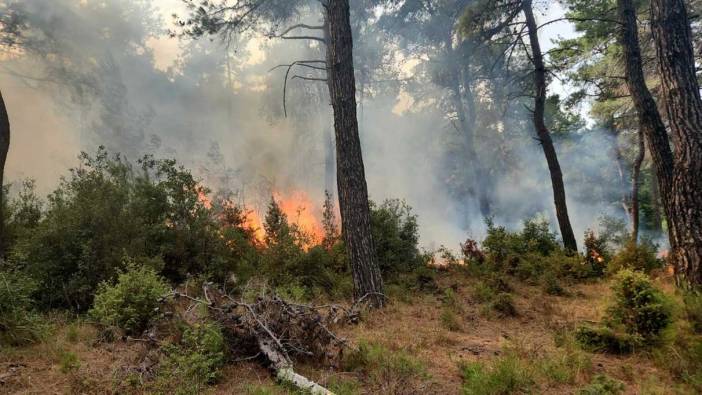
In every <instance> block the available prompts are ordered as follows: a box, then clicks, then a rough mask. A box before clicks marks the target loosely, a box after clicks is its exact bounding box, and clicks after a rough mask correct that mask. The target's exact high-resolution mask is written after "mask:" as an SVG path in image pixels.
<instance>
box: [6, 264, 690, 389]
mask: <svg viewBox="0 0 702 395" xmlns="http://www.w3.org/2000/svg"><path fill="white" fill-rule="evenodd" d="M655 281H656V283H657V285H658V286H659V287H660V288H662V289H663V290H665V292H666V293H668V294H670V295H673V293H674V292H673V290H674V287H673V284H672V279H671V277H670V276H669V275H667V274H664V275H662V276H660V277H658V278H656V280H655ZM437 283H438V285H439V287H438V288H439V289H440V290H446V289H449V288H450V289H452V290H453V292H451V293H452V294H453V297H452V299H453V302H451V303H453V305H454V306H455V310H454V311H458V314H456V317H457V320H454V321H455V322H454V321H452V320H451V319H450V317H449V318H447V317H446V314H447V313H445V311H446V305H447V300H446V298H447V297H446V293H445V292H438V291H437V292H433V293H399V294H398V295H397V296H395V297H394V298H393V299H392V301H391V302H390V303H389V305H388V306H387V307H386V308H384V309H382V310H379V311H373V312H369V313H367V314H365V315H364V316H363V317H362V320H361V322H360V323H359V324H357V325H349V326H345V327H342V328H337V331H338V333H339V334H340V335H342V336H344V337H346V338H347V339H349V340H350V342H351V343H352V344H354V345H359V344H362V343H363V344H372V345H374V346H377V347H379V350H381V351H380V352H381V354H382V353H387V354H388V356H389V355H400V356H401V357H399V360H400V363H399V365H400V366H399V367H398V366H397V365H398V363H390V364H391V365H392V366H390V367H387V366H382V364H381V366H377V367H376V369H375V370H372V371H365V372H358V371H356V372H346V373H343V372H339V371H338V370H336V371H334V370H329V369H320V368H318V367H314V366H307V365H301V366H296V369H297V370H298V371H300V372H301V373H303V374H305V375H307V376H309V377H310V378H312V379H314V380H317V381H318V382H319V383H321V384H324V385H330V386H331V387H332V388H337V392H339V393H344V392H348V393H382V394H388V393H397V394H415V393H416V394H457V393H461V391H462V386H463V378H462V374H461V368H460V366H462V365H465V363H466V362H468V363H469V362H473V361H476V362H481V363H483V365H484V366H486V367H489V366H491V364H492V363H494V362H496V361H504V360H505V359H506V358H511V359H509V360H510V361H516V362H514V363H516V364H517V365H516V366H517V367H516V368H515V366H512V368H510V369H512V370H515V369H516V370H519V369H527V370H529V371H530V372H531V373H530V374H529V380H528V381H530V382H529V384H528V385H527V386H526V387H522V389H520V386H519V384H516V386H513V387H510V386H507V387H506V388H508V389H509V388H512V389H513V390H515V391H516V392H530V393H551V394H569V393H579V391H581V390H582V389H583V388H585V387H587V386H588V384H589V383H591V381H592V380H593V378H594V377H596V376H598V375H600V374H604V375H606V376H608V377H610V378H612V379H615V380H618V381H620V382H622V383H623V384H624V393H626V394H645V393H650V394H657V393H661V394H665V393H690V392H689V391H688V390H686V388H685V387H683V386H681V385H680V384H678V383H675V382H673V381H672V379H671V377H670V375H669V374H667V372H666V371H665V370H663V369H661V368H660V367H657V364H656V363H655V362H654V359H653V357H652V356H651V354H649V353H646V352H636V353H633V354H631V355H627V356H614V355H605V354H596V353H586V352H584V351H582V350H579V349H577V346H573V345H569V343H568V341H566V340H563V339H564V338H563V336H562V335H563V333H566V332H568V330H569V329H572V328H574V327H575V326H577V325H578V324H581V323H583V322H587V321H592V322H597V321H599V320H600V319H601V317H602V316H603V313H604V311H605V309H606V306H607V303H608V299H609V296H610V294H611V291H610V289H609V285H608V283H607V282H606V281H601V282H596V283H589V284H578V285H573V286H571V287H569V288H568V296H550V295H546V294H545V293H544V292H543V291H542V290H541V288H539V287H533V286H527V285H524V284H520V283H517V282H516V281H513V282H511V283H510V285H511V287H512V294H513V296H514V305H515V307H516V311H517V315H516V316H513V317H504V316H499V315H497V314H495V313H494V312H490V311H486V309H485V306H484V304H481V303H478V302H477V301H476V300H475V298H474V297H473V295H474V290H475V286H476V283H475V281H474V280H472V279H470V278H467V277H465V276H457V275H453V274H452V273H443V274H441V275H440V276H439V277H438V279H437ZM53 321H54V322H56V327H57V328H56V330H55V331H54V332H53V333H54V334H53V336H51V337H50V338H49V339H47V340H46V341H45V342H43V343H40V344H36V345H33V346H29V347H22V348H9V349H5V350H2V351H1V352H0V393H7V394H10V393H12V394H14V393H17V394H65V393H91V394H92V393H100V394H102V393H114V392H118V391H117V390H116V388H118V387H119V383H116V380H118V379H117V378H118V377H120V376H122V375H120V374H119V372H120V370H121V369H124V367H125V366H128V365H130V364H134V361H139V360H143V355H144V354H145V353H146V352H147V348H148V347H147V345H146V344H144V343H141V342H133V341H132V342H128V341H121V340H118V341H115V342H112V343H105V342H99V343H98V342H96V338H97V335H98V330H97V329H96V328H95V327H93V326H92V325H91V324H89V323H86V322H85V321H83V320H71V319H67V318H66V317H54V318H53ZM384 360H386V361H387V359H384ZM396 361H397V359H396ZM403 361H404V362H403ZM393 364H394V365H393ZM403 364H404V365H403ZM405 365H406V366H405ZM503 365H504V364H503ZM659 365H660V364H658V366H659ZM403 366H404V367H403ZM503 367H504V366H503ZM498 370H499V369H498ZM508 370H509V369H508ZM362 375H370V376H372V379H369V378H368V377H365V378H364V377H360V376H362ZM508 375H509V374H508ZM512 375H514V374H512ZM517 376H518V375H517ZM512 380H514V378H512ZM361 382H362V383H364V384H360V383H361ZM369 383H370V384H369ZM331 384H334V385H331ZM344 388H345V390H344ZM524 388H526V389H524ZM486 391H487V390H486ZM139 392H140V391H139V390H136V391H135V393H139ZM510 392H512V391H510ZM207 393H215V394H285V393H291V390H290V389H289V388H287V387H285V386H280V385H278V384H276V383H275V382H274V380H273V379H272V378H271V375H270V373H269V372H268V371H267V370H266V369H264V368H263V367H261V366H260V365H258V364H257V363H255V362H240V363H236V364H229V365H227V366H226V367H225V368H224V371H223V374H222V379H221V380H220V381H219V383H217V384H216V385H213V386H211V387H209V390H208V391H207ZM486 393H487V392H486ZM588 393H603V392H588Z"/></svg>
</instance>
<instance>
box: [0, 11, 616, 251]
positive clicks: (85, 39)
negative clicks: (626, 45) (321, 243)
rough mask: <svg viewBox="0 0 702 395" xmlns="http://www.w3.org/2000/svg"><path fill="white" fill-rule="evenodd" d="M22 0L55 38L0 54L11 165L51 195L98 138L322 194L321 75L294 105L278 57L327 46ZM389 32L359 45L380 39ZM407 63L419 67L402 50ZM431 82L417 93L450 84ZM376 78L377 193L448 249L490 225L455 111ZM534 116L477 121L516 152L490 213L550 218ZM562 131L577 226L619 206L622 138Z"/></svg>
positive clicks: (368, 140) (231, 175) (431, 244)
mask: <svg viewBox="0 0 702 395" xmlns="http://www.w3.org/2000/svg"><path fill="white" fill-rule="evenodd" d="M21 3H23V6H24V9H25V10H26V12H27V13H28V14H29V15H31V18H32V19H31V21H32V23H33V24H34V25H36V26H39V27H41V29H44V30H43V32H44V33H35V35H34V36H33V37H32V38H33V39H36V41H37V42H46V43H48V44H50V45H49V46H48V47H46V46H37V47H36V48H32V49H30V50H26V51H24V52H23V53H19V54H17V53H14V54H8V55H5V56H2V57H0V66H1V67H2V68H1V69H0V88H1V89H2V92H3V95H4V97H5V99H6V102H7V106H8V109H9V112H10V116H11V123H12V133H13V134H12V145H11V150H10V155H9V158H8V165H7V176H6V179H8V180H10V181H13V180H18V179H20V178H34V179H36V181H37V184H38V186H39V191H40V192H41V193H48V192H49V191H51V190H52V189H53V188H54V187H55V186H56V184H57V182H58V180H59V177H60V176H61V175H63V174H66V171H67V169H68V168H69V167H71V166H75V165H76V163H77V160H76V159H75V158H76V156H77V154H78V152H79V151H81V150H86V151H88V152H91V151H94V150H95V148H96V146H97V145H105V146H106V147H108V148H109V149H111V150H113V151H119V152H122V153H123V154H125V155H126V156H127V157H128V158H130V159H131V160H136V159H137V158H138V157H139V156H141V155H144V154H154V155H155V156H157V157H174V158H176V159H177V160H178V161H179V162H180V163H181V164H183V165H185V166H186V167H189V168H191V169H192V170H193V172H194V173H195V174H196V175H197V176H198V177H200V178H202V179H203V181H204V182H205V184H207V185H208V186H210V187H211V188H213V189H215V190H217V189H227V190H230V191H232V192H234V193H235V194H236V196H237V197H238V199H240V200H241V201H246V202H248V203H249V204H257V205H258V207H255V209H256V210H262V209H263V207H264V205H265V204H266V203H267V201H268V198H269V197H270V194H271V193H272V192H273V191H277V192H280V193H289V192H291V191H298V190H302V191H305V192H307V194H308V195H309V196H311V198H312V199H313V200H314V201H316V202H318V203H319V206H321V203H322V201H323V197H324V189H325V188H328V187H329V183H330V180H329V174H328V166H327V164H328V161H329V159H330V158H329V156H328V147H329V136H330V133H331V131H332V124H331V123H332V121H331V106H330V105H329V102H328V98H327V97H326V91H325V89H326V87H325V86H324V85H323V84H322V83H317V82H303V81H300V80H299V79H296V80H292V81H289V82H288V86H287V95H286V104H287V113H288V116H287V118H286V117H284V115H283V94H282V92H283V83H284V81H283V78H284V74H285V69H284V68H279V69H276V70H273V71H270V70H271V69H272V68H274V67H275V66H277V65H281V64H289V63H290V62H291V61H293V60H297V59H310V58H313V57H315V56H320V55H319V52H320V49H319V48H317V47H315V46H310V45H309V44H305V43H302V42H289V41H286V42H281V40H270V39H267V38H263V37H260V36H247V37H240V38H236V39H234V41H232V42H231V43H229V44H226V43H222V42H220V41H219V40H214V41H210V40H205V39H203V40H199V41H197V42H184V41H177V39H171V38H168V37H167V33H166V29H167V28H169V27H171V21H170V20H169V18H168V17H167V15H168V14H169V12H170V11H172V10H173V8H172V7H175V6H176V5H177V4H179V2H178V1H177V0H162V1H153V2H152V1H147V0H102V1H99V2H98V1H92V0H27V1H22V2H21ZM175 11H176V12H182V10H181V9H178V8H176V9H175ZM302 18H303V19H305V20H311V21H318V19H319V18H318V17H317V16H316V15H302ZM41 29H39V30H41ZM46 32H52V34H53V37H46V36H45V34H46ZM42 40H44V41H42ZM381 44H382V41H381V42H380V43H379V44H372V43H364V45H365V46H363V47H362V48H363V51H364V53H365V52H369V51H370V52H372V50H373V48H374V47H373V45H381ZM386 49H387V48H386ZM378 50H380V48H378ZM358 68H359V69H362V68H363V67H358ZM403 72H404V73H406V74H408V75H409V76H412V75H413V74H415V73H419V72H420V71H419V70H415V68H414V66H413V63H411V62H409V63H406V64H404V66H403ZM425 88H426V89H425V90H424V91H423V92H424V93H426V91H427V90H433V91H436V92H439V91H440V90H441V89H442V88H440V87H425ZM371 91H372V94H368V95H364V96H363V97H361V96H360V94H359V100H360V106H359V122H360V129H361V139H362V144H363V149H364V152H363V153H364V161H365V170H366V175H367V181H368V186H369V191H370V195H371V198H372V199H373V200H375V201H382V200H383V199H386V198H401V199H405V200H406V201H407V202H408V203H409V204H410V205H411V206H412V207H413V208H414V211H415V213H416V214H417V215H418V216H419V223H420V233H421V237H422V239H421V242H422V244H423V245H424V246H426V247H428V248H435V247H438V246H439V245H441V244H444V245H447V246H449V247H451V248H455V247H457V245H458V243H459V242H461V241H463V240H465V238H466V237H472V238H480V237H482V236H483V234H484V231H485V226H484V223H483V218H482V217H481V214H480V211H479V209H478V205H477V202H476V201H475V198H474V197H472V196H470V195H466V194H463V195H462V196H456V194H453V193H451V192H450V191H448V190H447V188H446V184H447V182H448V181H450V180H449V178H450V177H451V176H452V174H453V173H452V172H451V171H450V170H449V169H448V167H447V157H448V156H449V155H450V153H449V152H448V151H449V148H447V147H451V145H452V144H454V145H455V142H456V140H457V139H458V137H457V136H456V133H457V132H456V130H455V128H454V127H453V126H452V122H451V120H450V119H448V117H447V115H446V112H445V111H442V110H441V109H440V106H436V105H431V102H430V101H429V102H427V100H426V99H424V98H419V97H413V93H412V92H407V90H405V89H399V88H398V89H384V88H382V87H380V86H378V87H376V88H374V89H371ZM439 93H440V92H439ZM427 103H428V104H427ZM527 117H528V115H527V114H526V113H524V114H523V119H522V122H515V123H511V124H506V125H505V127H504V130H503V131H501V132H499V133H500V135H499V136H496V135H494V132H492V131H479V132H478V135H479V136H485V141H486V142H484V143H482V144H485V145H487V144H492V142H494V141H495V139H496V138H498V137H499V138H500V139H501V140H502V141H503V144H506V145H508V146H509V162H510V163H512V164H514V165H510V166H507V165H505V166H504V168H505V169H508V170H507V171H504V172H502V171H494V172H491V173H490V174H492V175H493V177H492V178H491V180H490V185H489V186H488V185H487V183H488V180H475V181H476V182H475V184H476V185H478V187H479V188H480V187H485V188H488V187H489V188H491V189H492V190H493V191H494V193H493V194H492V195H493V199H494V201H493V214H494V216H495V222H496V223H500V224H505V225H508V226H510V227H515V226H518V225H519V223H520V222H521V220H522V219H524V218H526V217H530V216H534V215H542V216H544V217H546V218H547V219H549V220H551V223H552V224H555V216H554V209H553V198H552V195H551V186H550V179H549V177H548V172H547V168H546V164H545V160H544V158H543V153H542V152H541V148H540V146H539V145H538V143H537V142H536V141H535V140H534V139H533V138H532V136H533V135H532V133H531V128H530V127H528V125H529V122H528V118H527ZM525 125H526V126H525ZM481 133H482V134H481ZM489 133H493V135H488V134H489ZM480 141H483V140H479V142H478V152H479V157H480V158H481V159H485V160H487V159H490V160H494V158H486V157H487V156H488V155H491V154H489V153H492V152H495V150H496V147H488V146H482V145H481V142H480ZM556 143H557V150H558V153H559V156H560V159H561V163H562V166H563V170H564V173H565V183H566V191H567V193H568V199H569V205H570V206H569V207H570V211H571V217H572V221H573V222H574V228H575V231H576V234H580V235H582V234H583V232H584V231H585V229H586V228H588V227H591V226H593V225H594V223H595V222H596V218H597V217H598V216H599V215H600V214H603V213H608V214H614V215H621V210H619V209H618V208H617V205H616V203H610V202H611V200H612V199H611V196H620V195H621V192H622V191H621V190H619V189H620V188H621V186H620V185H618V184H616V183H614V182H613V181H612V180H614V176H613V174H612V168H613V165H612V158H611V155H610V154H609V152H610V150H611V144H612V143H613V142H612V141H611V140H610V139H608V138H607V137H606V133H604V132H602V131H598V130H594V131H593V130H588V131H583V132H582V133H581V134H579V135H577V138H576V139H575V142H574V141H573V139H570V140H568V141H567V142H566V141H565V140H563V141H561V140H558V139H557V141H556ZM466 171H467V169H466ZM483 183H485V184H484V185H483ZM603 202H604V203H603Z"/></svg>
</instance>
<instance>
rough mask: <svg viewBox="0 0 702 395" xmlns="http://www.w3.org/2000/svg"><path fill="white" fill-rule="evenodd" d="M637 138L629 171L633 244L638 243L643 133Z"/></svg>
mask: <svg viewBox="0 0 702 395" xmlns="http://www.w3.org/2000/svg"><path fill="white" fill-rule="evenodd" d="M637 137H638V142H639V152H638V153H637V155H636V159H635V160H634V166H633V167H632V169H631V238H632V240H634V243H638V241H639V185H640V183H641V165H642V164H643V161H644V155H645V154H646V147H645V145H644V134H643V132H641V131H639V133H638V135H637Z"/></svg>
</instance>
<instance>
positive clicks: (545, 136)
mask: <svg viewBox="0 0 702 395" xmlns="http://www.w3.org/2000/svg"><path fill="white" fill-rule="evenodd" d="M522 9H523V11H524V17H525V19H526V25H527V30H528V31H529V43H530V46H531V58H532V59H531V60H532V63H533V64H534V93H535V95H534V114H533V116H534V128H535V129H536V133H537V135H538V136H539V141H540V143H541V147H542V148H543V150H544V155H545V156H546V162H547V163H548V170H549V173H550V174H551V184H552V187H553V200H554V203H555V205H556V218H557V219H558V226H559V227H560V230H561V237H563V246H564V247H565V248H566V249H567V250H571V251H577V250H578V244H577V242H576V241H575V234H574V233H573V227H572V226H571V225H570V217H569V216H568V205H567V204H566V193H565V185H564V184H563V173H562V172H561V165H560V163H558V156H557V155H556V148H555V147H554V146H553V140H552V139H551V133H549V131H548V128H547V127H546V123H545V121H544V111H545V105H546V66H545V65H544V60H543V54H542V53H541V45H540V44H539V37H538V34H537V33H538V32H537V30H538V29H537V26H536V19H534V12H533V10H532V8H531V0H524V2H523V3H522Z"/></svg>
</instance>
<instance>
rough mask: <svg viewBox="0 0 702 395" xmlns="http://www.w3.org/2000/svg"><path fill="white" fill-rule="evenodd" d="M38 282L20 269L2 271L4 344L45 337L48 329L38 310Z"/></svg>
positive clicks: (0, 292)
mask: <svg viewBox="0 0 702 395" xmlns="http://www.w3.org/2000/svg"><path fill="white" fill-rule="evenodd" d="M36 290H37V284H36V282H35V281H33V280H32V279H31V278H29V277H27V276H26V275H24V274H22V273H20V272H16V271H0V344H4V345H23V344H27V343H33V342H36V341H39V340H41V339H42V338H43V337H44V335H45V334H46V331H47V329H48V327H47V325H46V323H45V322H44V320H43V319H42V318H41V316H40V315H39V314H37V313H36V312H35V311H34V300H33V299H32V294H33V293H34V292H35V291H36Z"/></svg>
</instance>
